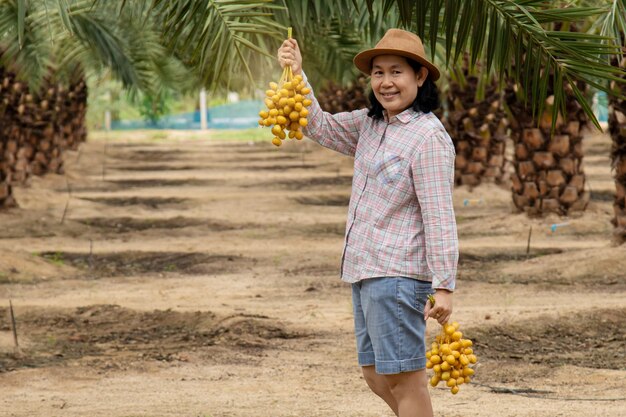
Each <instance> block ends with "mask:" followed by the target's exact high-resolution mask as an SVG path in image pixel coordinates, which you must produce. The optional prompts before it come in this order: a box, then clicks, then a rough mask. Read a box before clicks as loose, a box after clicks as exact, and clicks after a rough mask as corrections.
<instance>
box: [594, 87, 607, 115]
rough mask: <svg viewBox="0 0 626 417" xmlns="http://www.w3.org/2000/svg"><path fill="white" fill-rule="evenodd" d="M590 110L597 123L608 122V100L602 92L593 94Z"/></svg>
mask: <svg viewBox="0 0 626 417" xmlns="http://www.w3.org/2000/svg"><path fill="white" fill-rule="evenodd" d="M591 109H592V110H593V113H594V114H595V115H596V118H597V119H598V121H599V122H606V121H608V120H609V99H608V97H607V95H606V93H605V92H604V91H598V92H597V93H595V94H594V96H593V102H592V104H591Z"/></svg>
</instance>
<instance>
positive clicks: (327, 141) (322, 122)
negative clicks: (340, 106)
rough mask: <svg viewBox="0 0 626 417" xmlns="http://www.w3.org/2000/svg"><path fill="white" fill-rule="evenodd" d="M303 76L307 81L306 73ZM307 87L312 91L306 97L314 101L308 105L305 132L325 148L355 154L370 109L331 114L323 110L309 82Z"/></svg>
mask: <svg viewBox="0 0 626 417" xmlns="http://www.w3.org/2000/svg"><path fill="white" fill-rule="evenodd" d="M303 77H304V80H305V81H306V75H305V74H304V73H303ZM307 87H309V88H310V89H311V92H310V93H309V94H307V96H306V97H307V98H308V99H310V100H311V102H312V103H311V105H310V106H309V107H308V111H309V115H308V117H307V119H308V125H307V126H306V127H305V128H304V129H303V132H304V134H305V135H306V136H307V137H309V138H310V139H312V140H314V141H315V142H317V143H319V144H320V145H322V146H324V147H325V148H328V149H332V150H334V151H337V152H340V153H342V154H345V155H349V156H354V154H355V153H356V145H357V143H358V140H359V132H360V130H361V126H362V125H363V121H364V119H365V117H367V111H368V110H367V109H362V110H355V111H352V112H342V113H337V114H330V113H328V112H325V111H323V110H322V108H321V107H320V104H319V102H318V101H317V99H316V98H315V95H314V94H313V88H312V87H311V85H310V84H309V83H308V82H307Z"/></svg>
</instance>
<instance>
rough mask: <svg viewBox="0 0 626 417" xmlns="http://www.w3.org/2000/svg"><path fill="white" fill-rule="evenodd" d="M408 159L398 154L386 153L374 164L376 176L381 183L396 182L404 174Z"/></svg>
mask: <svg viewBox="0 0 626 417" xmlns="http://www.w3.org/2000/svg"><path fill="white" fill-rule="evenodd" d="M407 164H408V161H407V160H405V159H403V158H402V157H400V156H398V155H389V154H387V155H385V156H383V159H382V160H381V161H379V162H377V163H376V165H375V166H374V177H375V178H376V181H378V182H380V183H381V184H387V185H390V184H394V183H395V182H397V181H398V179H400V178H401V177H402V175H403V174H404V171H405V168H406V167H407Z"/></svg>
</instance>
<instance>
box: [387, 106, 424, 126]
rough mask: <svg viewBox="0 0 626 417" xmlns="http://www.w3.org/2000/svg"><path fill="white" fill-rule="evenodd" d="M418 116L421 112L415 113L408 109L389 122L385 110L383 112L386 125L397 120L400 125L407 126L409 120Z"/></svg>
mask: <svg viewBox="0 0 626 417" xmlns="http://www.w3.org/2000/svg"><path fill="white" fill-rule="evenodd" d="M420 114H422V112H421V111H415V110H413V108H412V107H409V108H408V109H406V110H404V111H403V112H402V113H400V114H396V115H395V116H393V117H392V118H391V120H389V117H387V110H383V118H384V119H385V121H386V122H387V123H394V122H395V121H396V120H397V121H398V122H400V123H403V124H407V123H409V122H410V121H411V120H413V119H414V118H416V117H417V116H419V115H420Z"/></svg>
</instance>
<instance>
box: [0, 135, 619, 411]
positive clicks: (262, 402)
mask: <svg viewBox="0 0 626 417" xmlns="http://www.w3.org/2000/svg"><path fill="white" fill-rule="evenodd" d="M162 136H163V135H162V134H160V139H159V140H150V133H149V132H137V133H128V132H124V133H120V134H114V135H113V134H109V135H106V134H99V135H98V134H96V135H92V136H91V137H90V140H89V142H88V143H86V144H84V145H83V146H82V147H81V149H80V151H79V152H69V153H68V154H67V155H66V174H65V175H62V176H60V175H48V176H46V177H43V178H33V179H32V180H31V182H30V184H29V185H28V186H27V187H22V188H18V189H16V190H15V193H16V197H17V201H18V203H19V205H20V207H19V208H16V209H11V210H7V211H4V212H0V222H1V224H2V228H1V229H0V392H1V393H2V394H1V395H0V416H20V417H21V416H29V417H30V416H46V417H47V416H87V415H88V416H107V417H127V416H128V417H130V416H147V417H152V416H155V417H156V416H194V417H196V416H203V417H208V416H211V417H244V416H245V417H248V416H251V415H254V416H257V417H270V416H271V417H281V416H285V417H286V416H299V417H300V416H302V417H317V416H320V417H321V416H328V417H330V416H353V417H356V416H359V417H362V416H365V417H380V416H392V413H391V412H390V411H389V410H387V409H386V406H385V405H384V404H383V402H382V401H381V400H380V399H378V398H376V397H375V396H374V395H373V394H371V393H370V392H369V389H368V388H367V386H366V385H365V382H364V381H363V378H362V377H361V375H360V370H359V368H358V366H357V364H356V354H355V343H354V335H353V332H352V310H351V304H350V288H349V286H348V285H346V284H344V283H342V282H341V281H340V279H339V265H340V256H341V248H342V241H343V234H344V232H345V218H346V214H347V204H348V202H349V196H350V184H351V178H352V177H351V175H352V161H351V160H350V159H349V158H345V157H342V156H341V155H338V154H334V153H332V152H330V151H328V150H325V149H323V148H320V147H318V146H317V145H315V144H313V143H310V142H306V141H303V142H295V141H294V142H289V143H287V144H285V146H283V147H281V148H280V149H276V148H274V147H273V146H271V145H270V144H269V141H268V143H252V142H215V141H212V140H211V139H210V136H211V135H210V134H209V135H207V136H206V137H198V134H194V135H191V134H189V135H188V136H189V137H185V135H184V134H182V133H181V132H168V133H167V137H166V138H165V139H163V137H162ZM192 136H195V137H192ZM585 148H586V152H587V154H586V155H587V156H586V158H585V170H586V173H587V175H588V183H589V189H590V190H591V202H590V204H589V206H588V208H587V210H586V212H585V213H584V214H583V215H580V216H576V217H573V218H558V217H547V218H544V219H529V218H527V217H526V216H525V215H523V214H520V213H516V212H515V211H514V210H513V208H512V204H511V196H510V192H509V191H508V189H507V186H506V185H504V186H497V185H493V184H486V185H483V186H481V187H478V188H476V189H474V190H473V191H470V190H468V189H465V188H459V189H457V190H455V196H454V201H455V209H456V214H457V223H458V229H459V238H460V244H461V257H460V264H459V280H458V285H457V291H456V295H455V313H454V319H455V320H457V321H459V322H460V323H461V329H462V330H463V332H464V333H465V335H466V336H467V337H470V338H471V339H473V340H474V342H475V352H476V353H477V355H478V357H479V363H478V365H477V366H476V378H475V380H474V381H473V383H472V384H469V385H464V386H463V387H462V390H461V392H460V393H459V394H457V395H456V396H452V395H451V394H450V393H449V391H447V390H444V389H441V388H436V389H431V394H432V398H433V403H434V407H435V415H437V416H446V417H452V416H455V417H460V416H463V417H466V416H498V417H501V416H585V417H588V416H603V417H604V416H618V415H619V416H621V415H623V410H624V409H625V408H626V395H625V394H624V389H623V387H624V385H625V384H626V366H625V365H624V364H625V363H626V362H625V361H624V358H625V357H626V350H625V346H626V328H625V327H624V325H623V323H624V322H625V321H626V272H624V271H626V248H624V247H616V246H614V245H613V244H612V240H611V237H612V236H611V233H612V226H611V224H610V219H611V215H612V206H611V204H612V195H613V192H614V185H613V182H612V179H611V171H610V164H609V158H608V155H609V151H610V139H609V138H608V136H606V135H604V134H597V133H589V135H588V136H587V137H586V139H585ZM509 168H510V167H509ZM531 228H532V230H531ZM529 234H530V245H529V243H528V242H529ZM9 300H11V301H12V304H13V306H14V311H15V318H16V323H17V334H18V342H19V349H16V348H15V346H14V339H13V333H12V327H11V318H10V313H9ZM428 326H429V328H428V332H429V339H431V338H434V335H435V334H436V333H437V332H438V331H439V326H438V325H437V324H436V323H431V322H429V324H428Z"/></svg>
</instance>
